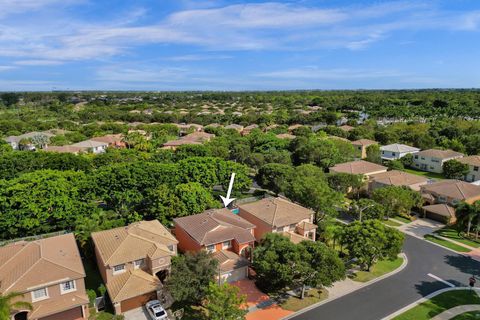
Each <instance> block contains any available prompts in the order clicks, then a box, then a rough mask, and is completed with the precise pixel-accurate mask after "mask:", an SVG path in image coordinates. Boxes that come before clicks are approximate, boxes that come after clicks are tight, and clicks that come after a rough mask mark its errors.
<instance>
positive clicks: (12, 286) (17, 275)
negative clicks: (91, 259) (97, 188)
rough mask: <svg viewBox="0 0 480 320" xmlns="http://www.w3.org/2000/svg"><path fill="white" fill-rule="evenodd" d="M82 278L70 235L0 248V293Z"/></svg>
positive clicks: (78, 256) (80, 266)
mask: <svg viewBox="0 0 480 320" xmlns="http://www.w3.org/2000/svg"><path fill="white" fill-rule="evenodd" d="M45 270H49V272H45ZM83 277H85V271H84V269H83V264H82V260H81V258H80V254H79V252H78V248H77V244H76V242H75V238H74V237H73V234H71V233H70V234H65V235H60V236H56V237H51V238H45V239H41V240H35V241H31V242H27V241H22V242H17V243H13V244H9V245H6V246H4V247H0V292H12V291H18V292H24V291H28V290H31V289H32V288H35V287H38V286H42V285H44V284H45V283H52V282H56V281H65V279H79V278H83Z"/></svg>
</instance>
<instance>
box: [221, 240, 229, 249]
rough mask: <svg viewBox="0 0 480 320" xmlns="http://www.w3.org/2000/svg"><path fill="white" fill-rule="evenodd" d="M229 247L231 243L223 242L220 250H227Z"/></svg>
mask: <svg viewBox="0 0 480 320" xmlns="http://www.w3.org/2000/svg"><path fill="white" fill-rule="evenodd" d="M230 247H231V242H230V241H225V242H223V243H222V249H228V248H230Z"/></svg>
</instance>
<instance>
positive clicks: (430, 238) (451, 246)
mask: <svg viewBox="0 0 480 320" xmlns="http://www.w3.org/2000/svg"><path fill="white" fill-rule="evenodd" d="M425 239H426V240H428V241H430V242H433V243H436V244H439V245H441V246H442V247H446V248H448V249H452V250H454V251H457V252H469V251H471V250H470V249H468V248H465V247H462V246H459V245H458V244H455V243H453V242H450V241H448V240H444V239H440V238H438V237H435V236H434V235H431V234H427V235H425Z"/></svg>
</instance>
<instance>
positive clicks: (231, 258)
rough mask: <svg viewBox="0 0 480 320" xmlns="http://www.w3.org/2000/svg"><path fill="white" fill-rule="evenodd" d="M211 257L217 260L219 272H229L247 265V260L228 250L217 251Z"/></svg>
mask: <svg viewBox="0 0 480 320" xmlns="http://www.w3.org/2000/svg"><path fill="white" fill-rule="evenodd" d="M212 257H213V258H214V259H216V260H218V267H219V269H220V271H221V272H229V271H232V270H235V269H239V268H242V267H246V266H248V265H249V262H248V260H247V259H245V258H244V257H241V256H239V255H237V254H236V253H234V252H232V251H229V250H221V251H217V252H215V253H214V254H213V255H212Z"/></svg>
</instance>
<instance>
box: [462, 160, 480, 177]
mask: <svg viewBox="0 0 480 320" xmlns="http://www.w3.org/2000/svg"><path fill="white" fill-rule="evenodd" d="M457 160H458V161H459V162H461V163H465V164H467V165H468V174H467V175H466V176H465V181H467V182H474V181H478V180H480V169H479V168H480V156H468V157H464V158H460V159H457Z"/></svg>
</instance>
